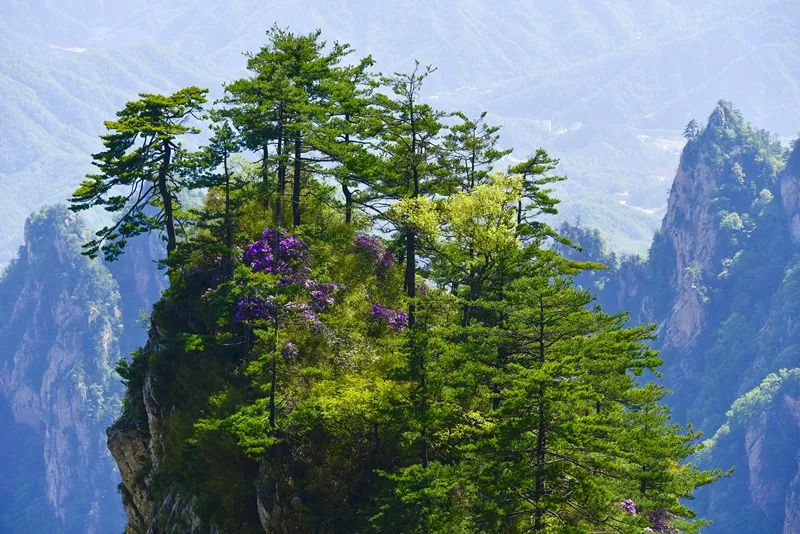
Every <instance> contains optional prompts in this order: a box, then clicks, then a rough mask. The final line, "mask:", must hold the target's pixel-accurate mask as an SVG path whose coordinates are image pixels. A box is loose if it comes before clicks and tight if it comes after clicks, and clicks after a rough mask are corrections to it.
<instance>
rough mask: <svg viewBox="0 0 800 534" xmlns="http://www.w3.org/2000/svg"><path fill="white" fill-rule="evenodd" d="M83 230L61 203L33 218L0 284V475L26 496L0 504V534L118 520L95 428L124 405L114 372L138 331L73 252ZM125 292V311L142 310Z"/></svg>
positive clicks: (90, 264) (91, 266) (109, 285)
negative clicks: (0, 449)
mask: <svg viewBox="0 0 800 534" xmlns="http://www.w3.org/2000/svg"><path fill="white" fill-rule="evenodd" d="M84 233H85V231H84V229H83V227H82V225H81V224H80V222H79V221H78V220H77V219H76V217H75V216H74V215H71V214H69V213H68V212H67V211H66V210H65V209H63V208H50V209H46V210H44V211H42V212H40V213H38V214H36V215H34V216H32V217H31V218H30V219H29V220H28V221H27V223H26V227H25V243H24V245H23V246H22V247H21V248H20V252H19V256H18V257H17V258H16V259H15V260H14V261H13V262H12V263H11V264H10V265H9V266H8V268H7V269H6V271H5V273H4V274H3V275H2V277H0V418H2V420H3V422H4V423H6V424H4V426H3V429H2V430H0V433H2V434H3V435H4V437H3V438H2V439H0V441H3V442H5V443H4V449H5V450H4V454H3V455H2V456H0V458H1V459H2V460H0V464H2V465H0V471H2V472H3V473H4V474H6V478H5V480H4V486H7V487H12V486H14V487H18V488H20V487H21V488H24V489H25V490H24V495H25V496H27V499H26V500H27V502H26V503H24V505H23V506H20V505H19V504H20V503H19V502H18V501H19V500H22V496H21V495H20V494H19V492H16V493H15V495H16V498H15V499H10V500H5V499H4V500H3V501H2V502H0V531H3V532H44V531H47V530H55V531H60V532H97V533H106V532H113V531H118V530H120V529H121V527H122V524H123V521H124V517H123V514H122V510H121V508H120V506H119V496H118V493H117V484H118V482H119V478H118V477H119V475H118V473H117V471H116V469H115V466H114V462H113V460H112V458H111V457H110V454H109V453H108V450H107V448H106V446H105V433H104V429H105V427H106V426H107V425H108V424H109V423H110V422H111V421H112V420H113V419H114V417H116V415H117V414H118V413H119V404H120V401H121V398H122V385H121V384H120V382H119V377H118V376H117V374H116V373H115V371H114V366H115V364H116V362H117V360H118V359H119V358H120V356H121V355H123V354H125V353H127V352H128V351H129V350H130V348H131V346H130V345H131V343H132V341H133V340H134V339H135V338H136V336H137V334H136V331H135V328H134V329H130V328H129V329H127V330H126V328H123V324H124V323H125V322H132V321H131V317H129V315H131V312H130V311H129V312H128V313H124V311H125V310H124V306H122V305H121V298H120V291H119V289H120V286H119V284H118V283H117V281H116V280H115V279H114V277H113V276H112V274H111V273H110V272H109V270H108V269H107V268H106V267H105V266H104V265H103V264H102V263H100V262H98V261H92V260H89V259H88V258H86V257H84V256H82V255H81V254H80V245H81V243H82V242H83V240H84V238H85V235H84ZM149 271H151V272H152V271H155V269H154V268H153V267H150V269H149ZM142 276H147V275H142ZM156 288H157V285H156ZM156 291H157V289H156ZM127 297H128V303H127V306H128V308H133V307H136V306H137V305H139V306H145V305H146V304H149V303H147V302H146V298H150V297H149V296H146V298H145V300H142V299H140V298H138V297H137V295H128V296H127ZM151 301H152V299H151ZM136 303H138V304H136ZM140 340H141V338H139V342H140ZM12 493H13V492H12Z"/></svg>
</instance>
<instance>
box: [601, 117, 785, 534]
mask: <svg viewBox="0 0 800 534" xmlns="http://www.w3.org/2000/svg"><path fill="white" fill-rule="evenodd" d="M798 158H800V144H795V147H794V150H793V152H792V153H791V154H789V153H787V151H786V150H785V149H784V148H782V147H781V146H780V144H778V143H777V142H776V141H775V139H774V137H772V136H770V135H769V134H768V133H767V132H764V131H761V130H756V129H754V128H752V127H751V126H750V125H749V124H747V123H746V122H745V121H744V119H743V118H742V116H741V114H740V113H739V112H738V111H737V110H735V109H733V107H732V106H731V105H730V104H728V103H726V102H720V103H719V104H718V106H717V108H716V109H715V110H714V112H713V113H712V114H711V116H710V118H709V120H708V124H707V126H706V127H705V128H703V129H701V130H700V131H698V132H697V133H696V135H694V136H692V137H691V139H690V140H689V142H688V143H687V145H686V147H685V148H684V150H683V154H682V156H681V163H680V167H679V169H678V172H677V174H676V177H675V181H674V183H673V186H672V190H671V193H670V198H669V202H668V208H667V213H666V215H665V217H664V220H663V222H662V226H661V229H660V231H659V233H658V234H657V235H656V236H655V238H654V240H653V243H652V245H651V247H650V254H649V257H648V259H647V260H646V261H645V262H641V261H639V260H636V259H627V260H625V261H623V262H622V264H621V265H620V267H619V268H618V269H617V270H616V272H615V273H613V275H612V276H611V277H610V278H609V279H608V280H607V281H606V283H605V286H604V287H603V289H602V291H601V292H600V295H599V298H600V300H601V302H602V303H604V305H605V307H606V308H607V309H618V310H625V309H630V310H632V312H633V314H632V315H633V320H634V321H640V322H654V323H656V324H657V325H658V327H659V339H658V342H657V344H658V348H659V349H660V350H661V354H662V357H663V358H664V360H665V373H664V376H665V379H664V383H665V386H666V387H667V388H669V389H671V390H673V392H674V393H673V395H671V396H670V404H671V405H672V407H673V409H674V413H675V416H676V418H677V419H678V420H679V421H692V422H693V423H695V424H696V425H698V426H699V427H700V428H702V429H704V430H705V431H706V436H707V437H708V438H709V439H708V441H707V442H706V443H707V446H708V448H707V450H705V451H703V453H702V455H701V456H700V457H698V459H697V460H698V461H701V462H703V463H704V464H706V465H713V466H716V467H721V468H725V469H727V468H729V467H732V466H733V467H735V471H734V472H733V474H732V475H731V476H730V478H726V479H723V480H721V481H720V482H718V483H716V484H714V485H713V486H712V487H711V488H709V489H707V490H704V491H702V492H699V495H698V501H699V502H698V504H699V506H698V509H699V511H700V513H701V514H704V515H706V516H707V517H709V518H710V519H712V520H713V521H714V525H712V527H710V529H709V532H780V531H783V532H787V533H788V532H796V531H797V530H798V529H800V523H799V522H798V520H800V510H799V509H798V505H800V501H799V500H798V498H797V489H796V487H797V485H798V482H796V481H797V480H800V474H799V473H800V467H798V465H797V462H796V457H797V454H798V452H800V449H799V448H798V445H797V439H798V436H800V404H798V398H800V388H799V387H798V380H797V375H798V374H799V373H800V329H798V328H797V326H795V324H796V322H797V319H796V318H797V316H798V313H800V309H798V308H797V304H796V303H797V302H798V301H800V283H798V273H800V270H798V266H800V239H798V238H800V234H798V230H797V228H798V226H797V223H796V221H797V220H798V219H800V216H798V213H799V212H800V208H799V207H798V206H800V194H799V193H800V189H798V187H797V184H798V178H797V169H796V168H795V166H794V162H796V161H797V160H798ZM787 161H788V162H789V164H788V165H787Z"/></svg>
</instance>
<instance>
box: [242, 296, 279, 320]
mask: <svg viewBox="0 0 800 534" xmlns="http://www.w3.org/2000/svg"><path fill="white" fill-rule="evenodd" d="M274 316H275V303H274V297H273V296H272V295H270V296H268V297H267V298H266V299H262V298H261V297H245V298H243V299H241V300H240V301H239V302H237V303H236V310H235V311H234V313H233V318H234V320H236V321H239V322H242V321H253V320H256V319H272V318H273V317H274Z"/></svg>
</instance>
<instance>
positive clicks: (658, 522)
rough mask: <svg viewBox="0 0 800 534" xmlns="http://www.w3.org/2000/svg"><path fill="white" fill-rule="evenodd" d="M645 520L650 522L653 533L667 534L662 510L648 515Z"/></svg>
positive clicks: (665, 519) (667, 530) (664, 515)
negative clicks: (665, 533) (663, 533)
mask: <svg viewBox="0 0 800 534" xmlns="http://www.w3.org/2000/svg"><path fill="white" fill-rule="evenodd" d="M647 519H649V520H650V527H651V528H652V531H653V532H669V527H668V526H667V518H666V513H665V511H664V510H658V511H656V512H650V513H648V514H647Z"/></svg>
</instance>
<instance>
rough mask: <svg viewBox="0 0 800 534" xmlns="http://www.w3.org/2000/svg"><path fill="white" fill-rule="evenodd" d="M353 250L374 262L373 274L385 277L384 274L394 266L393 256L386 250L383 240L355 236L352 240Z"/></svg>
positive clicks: (368, 236) (367, 236) (366, 236)
mask: <svg viewBox="0 0 800 534" xmlns="http://www.w3.org/2000/svg"><path fill="white" fill-rule="evenodd" d="M354 249H355V251H356V252H358V253H361V254H364V255H366V256H369V257H370V258H372V260H373V261H374V262H375V274H378V275H381V276H382V275H385V274H386V272H387V271H388V270H389V269H390V268H391V267H392V266H393V265H394V262H395V256H394V253H392V252H391V251H389V250H386V245H385V243H384V242H383V240H381V239H379V238H377V237H373V236H370V235H357V236H356V238H355V240H354Z"/></svg>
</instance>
